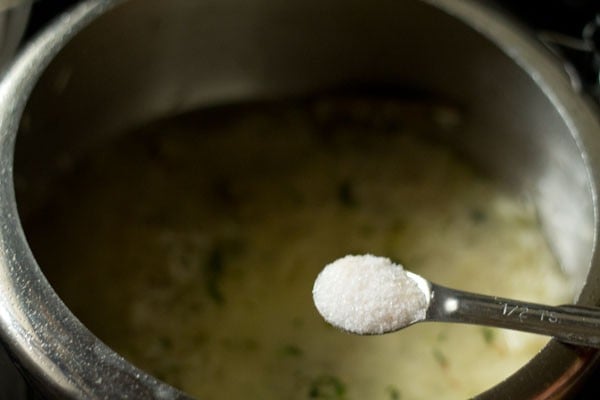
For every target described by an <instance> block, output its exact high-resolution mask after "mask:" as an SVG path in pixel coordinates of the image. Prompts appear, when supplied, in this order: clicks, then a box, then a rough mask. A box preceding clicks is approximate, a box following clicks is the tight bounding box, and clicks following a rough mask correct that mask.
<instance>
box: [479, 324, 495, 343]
mask: <svg viewBox="0 0 600 400" xmlns="http://www.w3.org/2000/svg"><path fill="white" fill-rule="evenodd" d="M481 334H482V335H483V340H484V341H485V343H486V344H492V343H494V340H495V338H496V332H495V331H494V330H493V329H492V328H489V327H487V326H483V327H481Z"/></svg>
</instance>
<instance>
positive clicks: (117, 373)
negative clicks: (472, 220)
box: [0, 0, 600, 399]
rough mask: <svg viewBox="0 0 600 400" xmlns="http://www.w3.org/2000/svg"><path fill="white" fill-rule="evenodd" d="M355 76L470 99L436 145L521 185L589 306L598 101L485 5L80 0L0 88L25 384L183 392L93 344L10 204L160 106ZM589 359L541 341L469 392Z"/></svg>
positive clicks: (9, 314)
mask: <svg viewBox="0 0 600 400" xmlns="http://www.w3.org/2000/svg"><path fill="white" fill-rule="evenodd" d="M356 83H360V84H375V85H378V86H382V85H384V86H387V87H390V88H398V87H404V88H406V87H410V88H418V89H419V90H421V91H423V92H427V93H432V94H435V95H436V96H438V97H442V98H444V99H447V100H448V101H451V102H453V103H455V104H457V105H459V106H460V107H461V108H462V109H463V110H465V112H466V113H467V115H468V122H467V124H466V126H465V129H464V130H463V131H461V133H460V134H452V135H449V136H448V137H445V138H444V140H446V141H448V142H451V143H452V144H453V145H454V146H455V147H457V148H458V149H459V151H462V152H464V153H465V154H467V155H468V156H469V157H470V158H471V159H472V160H473V162H474V163H476V164H478V165H479V166H481V168H482V169H484V170H486V171H487V172H488V173H489V174H491V175H493V176H495V177H496V178H498V179H500V180H502V181H504V182H506V183H507V184H510V185H512V187H514V188H515V189H516V190H519V191H523V192H526V193H527V194H528V195H530V196H532V198H533V199H534V200H535V201H536V204H537V207H538V210H539V214H540V218H541V220H542V223H543V225H544V227H545V229H546V232H547V234H548V238H549V241H550V243H551V245H552V246H553V248H554V250H555V252H556V254H557V257H558V259H559V260H560V261H561V263H562V265H563V267H564V269H565V271H566V272H567V274H568V275H569V276H570V277H572V279H573V280H574V281H575V282H577V284H578V288H579V289H580V292H579V294H578V297H577V302H578V303H579V304H585V305H596V304H599V300H600V265H598V263H599V262H600V261H599V260H598V253H597V250H596V235H597V230H598V205H597V202H596V199H597V197H598V183H599V180H598V179H599V177H598V173H599V172H600V164H599V162H600V160H599V159H598V156H599V155H600V136H599V135H600V129H599V128H600V125H599V123H598V120H597V118H596V112H595V110H593V109H591V107H590V105H589V104H587V102H586V100H585V99H584V98H583V97H582V96H581V95H580V94H579V93H577V91H576V90H575V89H574V88H573V86H572V85H571V83H570V80H569V78H568V76H567V74H566V73H565V71H564V68H563V65H562V64H561V63H560V62H558V61H557V60H556V59H554V58H553V57H552V56H551V55H550V54H549V53H547V52H546V50H545V49H544V48H543V47H542V46H540V44H539V43H537V42H536V41H535V40H533V39H532V38H531V37H530V36H529V35H528V34H527V33H526V32H523V31H522V30H521V29H520V28H519V27H517V26H516V25H515V24H514V23H512V22H511V21H510V20H508V19H507V18H505V17H504V16H502V15H501V14H499V13H497V12H496V11H494V10H491V9H488V8H486V7H485V6H484V5H482V4H481V3H478V2H471V1H466V0H463V1H456V0H431V1H416V0H415V1H403V2H399V1H394V0H376V1H373V2H364V1H361V0H345V1H338V0H333V1H328V2H319V1H315V0H303V1H287V2H271V1H268V0H254V1H251V2H248V1H246V2H244V1H238V0H219V1H217V0H207V1H202V2H192V1H186V0H173V1H169V2H165V1H160V0H144V1H142V0H131V1H128V2H119V1H106V0H87V1H84V2H82V3H81V4H80V5H79V6H77V7H76V8H74V9H73V10H72V11H70V12H69V13H67V14H65V15H63V16H62V17H60V18H59V19H58V20H56V21H55V22H54V23H53V24H52V25H51V26H49V27H48V29H46V30H45V31H44V32H43V33H42V34H41V35H40V36H39V37H38V38H37V39H35V40H34V41H32V43H30V45H29V46H28V47H27V48H26V49H25V50H24V51H23V52H22V54H21V55H20V57H19V58H18V59H17V60H16V62H15V63H14V65H13V66H12V68H11V69H10V70H9V71H8V74H7V75H6V76H5V78H4V79H3V81H2V83H1V84H0V220H1V221H2V224H1V226H0V333H1V336H2V340H3V342H4V343H5V345H6V347H7V348H8V349H9V351H10V352H11V354H12V355H13V357H14V358H15V360H16V361H17V362H18V363H19V364H20V365H21V367H22V368H23V370H24V371H26V373H27V375H28V376H29V377H30V379H31V380H32V381H33V382H35V383H36V384H37V385H38V386H39V387H40V388H42V390H43V391H44V392H45V394H46V395H48V396H54V397H58V398H111V399H112V398H157V399H173V398H186V396H185V395H184V394H182V393H180V392H178V391H177V390H175V389H173V388H172V387H170V386H168V385H166V384H163V383H161V382H160V381H158V380H157V379H155V378H153V377H151V376H149V375H147V374H146V373H144V372H142V371H140V370H138V369H136V368H135V367H134V366H132V365H130V364H129V363H127V362H126V361H125V360H124V359H122V358H121V357H120V356H119V355H117V354H116V353H115V352H113V351H112V350H111V349H110V348H108V347H107V346H105V345H104V344H103V343H101V342H100V341H99V340H98V339H97V338H96V337H95V336H94V335H93V333H91V332H89V331H88V330H87V329H86V328H85V327H84V326H83V325H82V324H81V323H80V322H78V320H77V319H76V318H75V317H74V316H73V315H72V313H71V312H70V311H69V309H68V308H67V307H66V306H65V305H64V304H63V303H62V301H61V300H60V299H59V297H58V296H57V295H56V294H55V292H54V291H53V289H52V287H51V286H50V285H49V283H48V282H47V281H46V279H45V277H44V275H43V273H42V272H41V270H40V268H39V266H38V265H37V263H36V261H35V259H34V255H33V254H32V253H31V251H30V249H29V247H28V245H27V242H26V239H25V235H24V232H23V230H22V228H21V225H20V222H19V218H20V217H19V215H24V214H26V213H27V212H29V211H30V210H31V209H35V208H36V207H37V205H38V204H39V202H41V201H43V198H44V193H45V192H46V191H47V190H48V188H50V187H51V186H52V184H53V181H54V180H55V179H56V178H57V177H58V176H59V175H60V173H61V169H62V168H64V166H65V165H67V164H68V163H69V162H71V161H72V160H74V159H77V158H78V157H79V156H81V155H82V154H85V152H86V151H87V150H88V149H90V148H92V147H93V145H94V143H98V142H99V141H102V140H106V139H107V138H109V137H110V136H114V135H117V134H119V133H120V132H123V131H125V130H127V128H129V127H132V126H135V125H138V124H140V123H142V122H145V121H150V120H153V119H156V118H159V117H161V116H165V115H168V114H174V113H180V112H182V111H185V110H190V109H194V108H197V107H201V106H205V105H213V104H216V103H226V102H231V101H239V100H247V99H259V98H276V97H284V96H294V95H299V94H305V93H311V92H315V91H320V90H324V89H328V88H332V87H339V86H343V85H348V84H350V85H352V84H356ZM17 132H18V135H17ZM15 142H18V143H17V151H16V154H15ZM13 161H14V162H13ZM13 166H16V167H15V171H16V173H14V174H13ZM21 181H25V182H27V187H25V188H23V191H24V192H26V194H27V196H25V197H24V198H26V199H27V201H25V200H24V201H20V202H19V203H17V201H16V200H15V185H14V182H17V183H18V182H21ZM523 284H527V282H524V283H523ZM596 359H597V354H596V352H594V351H589V350H585V349H577V348H573V347H570V346H566V345H563V344H561V343H558V342H555V341H552V342H551V343H550V344H549V345H548V346H547V347H546V348H545V349H544V350H543V351H542V352H541V353H540V354H539V355H538V356H536V357H535V358H534V359H533V360H531V362H530V363H529V364H527V365H526V366H525V367H524V368H523V369H522V370H520V371H519V372H517V373H516V374H515V375H513V376H512V377H510V378H509V379H508V380H506V381H504V382H502V383H500V384H499V385H498V386H496V387H494V388H492V389H491V390H490V391H488V392H486V393H483V394H481V396H480V397H481V398H490V399H491V398H537V399H546V398H558V397H561V396H564V395H566V394H568V393H572V392H573V390H574V389H575V388H576V387H577V384H578V383H579V382H580V381H581V379H582V378H583V377H584V376H585V374H586V372H587V371H588V370H589V369H590V368H591V366H592V365H593V364H594V363H595V361H596Z"/></svg>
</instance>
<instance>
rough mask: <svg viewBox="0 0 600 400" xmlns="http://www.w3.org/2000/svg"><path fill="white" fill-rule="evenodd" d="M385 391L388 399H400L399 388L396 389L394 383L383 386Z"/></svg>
mask: <svg viewBox="0 0 600 400" xmlns="http://www.w3.org/2000/svg"><path fill="white" fill-rule="evenodd" d="M385 391H386V393H387V396H388V397H387V398H388V399H389V400H400V399H401V398H402V395H401V394H400V389H398V388H397V387H396V386H394V385H389V386H388V387H386V388H385Z"/></svg>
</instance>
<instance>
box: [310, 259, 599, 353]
mask: <svg viewBox="0 0 600 400" xmlns="http://www.w3.org/2000/svg"><path fill="white" fill-rule="evenodd" d="M357 274H359V275H362V276H360V277H357V276H356V275H357ZM415 289H416V290H415ZM313 298H314V300H315V305H316V306H317V309H318V310H319V312H320V313H321V315H322V316H323V317H324V318H325V320H327V321H328V322H329V323H330V324H332V325H334V326H336V327H338V328H340V329H342V330H345V331H348V332H351V333H357V334H362V335H372V334H385V333H390V332H394V331H397V330H400V329H403V328H405V327H407V326H410V325H413V324H415V323H418V322H427V321H436V322H454V323H465V324H475V325H487V326H495V327H498V328H507V329H513V330H519V331H524V332H531V333H537V334H541V335H547V336H553V337H555V338H556V339H558V340H560V341H562V342H565V343H570V344H575V345H579V346H586V347H596V348H600V308H591V307H581V306H573V305H563V306H547V305H542V304H536V303H528V302H524V301H518V300H511V299H505V298H501V297H496V296H486V295H481V294H477V293H470V292H465V291H461V290H456V289H451V288H447V287H444V286H441V285H437V284H435V283H432V282H429V281H428V280H426V279H425V278H423V277H422V276H420V275H417V274H415V273H412V272H409V271H406V270H404V269H403V268H402V267H401V266H399V265H397V264H394V263H392V262H391V261H390V260H389V259H387V258H383V257H375V256H372V255H363V256H346V257H344V258H341V259H339V260H337V261H335V262H333V263H331V264H329V265H327V266H326V267H325V269H324V270H323V271H322V272H321V273H320V274H319V276H318V277H317V280H316V281H315V286H314V288H313ZM407 304H408V306H407ZM398 315H399V316H398Z"/></svg>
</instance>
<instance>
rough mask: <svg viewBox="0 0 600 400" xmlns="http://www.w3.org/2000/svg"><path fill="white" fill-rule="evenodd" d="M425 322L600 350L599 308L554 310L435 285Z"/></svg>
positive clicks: (567, 306)
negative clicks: (515, 332)
mask: <svg viewBox="0 0 600 400" xmlns="http://www.w3.org/2000/svg"><path fill="white" fill-rule="evenodd" d="M425 320H429V321H440V322H458V323H466V324H477V325H488V326H495V327H499V328H508V329H514V330H520V331H524V332H531V333H537V334H542V335H547V336H553V337H555V338H556V339H558V340H560V341H562V342H565V343H570V344H575V345H579V346H586V347H594V348H600V308H592V307H581V306H573V305H564V306H556V307H552V306H547V305H542V304H535V303H527V302H523V301H515V300H510V299H504V298H500V297H493V296H484V295H480V294H475V293H469V292H463V291H460V290H455V289H450V288H447V287H444V286H440V285H436V284H433V283H432V284H431V300H430V304H429V307H428V308H427V316H426V318H425Z"/></svg>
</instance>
